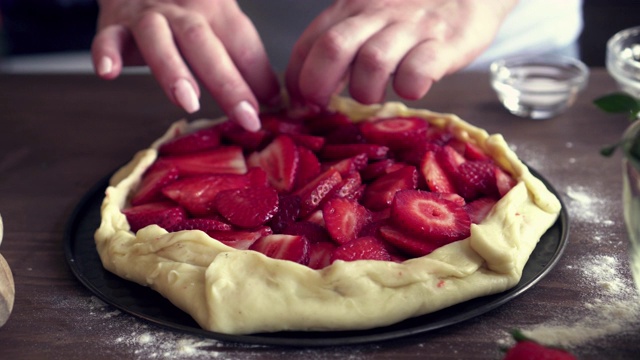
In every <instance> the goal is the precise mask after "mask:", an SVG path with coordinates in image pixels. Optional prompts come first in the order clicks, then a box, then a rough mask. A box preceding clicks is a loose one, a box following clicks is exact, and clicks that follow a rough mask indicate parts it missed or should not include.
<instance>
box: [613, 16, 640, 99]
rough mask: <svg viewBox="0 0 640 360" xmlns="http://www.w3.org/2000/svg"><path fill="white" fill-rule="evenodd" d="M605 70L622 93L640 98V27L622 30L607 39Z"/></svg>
mask: <svg viewBox="0 0 640 360" xmlns="http://www.w3.org/2000/svg"><path fill="white" fill-rule="evenodd" d="M607 70H608V71H609V74H611V76H612V77H613V78H614V79H615V80H616V82H617V83H618V86H619V87H620V89H621V90H622V91H624V92H627V93H629V95H632V96H634V97H636V98H640V26H637V27H633V28H629V29H626V30H622V31H620V32H619V33H617V34H615V35H614V36H613V37H611V39H609V41H608V42H607Z"/></svg>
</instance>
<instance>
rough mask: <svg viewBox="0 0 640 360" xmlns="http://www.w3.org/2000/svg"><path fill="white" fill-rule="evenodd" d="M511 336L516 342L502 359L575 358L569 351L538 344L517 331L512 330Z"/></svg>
mask: <svg viewBox="0 0 640 360" xmlns="http://www.w3.org/2000/svg"><path fill="white" fill-rule="evenodd" d="M513 337H514V338H515V339H516V341H517V342H516V344H515V345H514V346H513V347H512V348H510V349H509V350H508V351H507V353H506V354H505V356H504V358H503V360H576V357H575V356H573V355H572V354H570V353H569V352H567V351H565V350H562V349H557V348H551V347H546V346H543V345H540V344H538V343H537V342H535V341H533V340H530V339H528V338H526V337H525V336H524V335H522V333H520V332H519V331H514V332H513Z"/></svg>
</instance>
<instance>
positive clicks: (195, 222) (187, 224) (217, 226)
mask: <svg viewBox="0 0 640 360" xmlns="http://www.w3.org/2000/svg"><path fill="white" fill-rule="evenodd" d="M231 229H232V227H231V225H229V224H227V223H225V222H223V221H221V220H217V219H207V218H195V219H184V220H183V221H181V222H179V223H177V224H175V225H174V226H172V227H171V229H170V230H169V229H167V231H172V232H174V231H181V230H202V231H204V232H206V233H209V232H210V231H223V230H224V231H226V230H231Z"/></svg>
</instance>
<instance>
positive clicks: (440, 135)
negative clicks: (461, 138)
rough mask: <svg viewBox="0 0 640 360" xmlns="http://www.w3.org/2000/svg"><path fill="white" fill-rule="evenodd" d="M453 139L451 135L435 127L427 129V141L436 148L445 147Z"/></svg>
mask: <svg viewBox="0 0 640 360" xmlns="http://www.w3.org/2000/svg"><path fill="white" fill-rule="evenodd" d="M452 139H453V134H451V133H450V132H448V131H444V130H442V129H438V128H437V127H435V126H430V127H429V128H428V129H427V141H429V142H431V143H433V144H436V145H438V146H445V145H447V144H448V143H449V142H450V141H451V140H452Z"/></svg>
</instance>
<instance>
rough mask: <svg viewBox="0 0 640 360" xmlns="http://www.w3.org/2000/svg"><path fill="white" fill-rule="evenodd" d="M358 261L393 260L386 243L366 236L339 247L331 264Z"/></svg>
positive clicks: (333, 255)
mask: <svg viewBox="0 0 640 360" xmlns="http://www.w3.org/2000/svg"><path fill="white" fill-rule="evenodd" d="M337 260H343V261H356V260H382V261H389V260H391V255H389V251H387V248H386V247H385V245H384V243H383V242H382V241H380V240H378V239H376V238H375V237H372V236H365V237H360V238H357V239H355V240H353V241H349V242H348V243H346V244H342V245H340V246H338V247H337V248H336V249H335V250H334V251H333V254H332V255H331V262H334V261H337Z"/></svg>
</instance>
